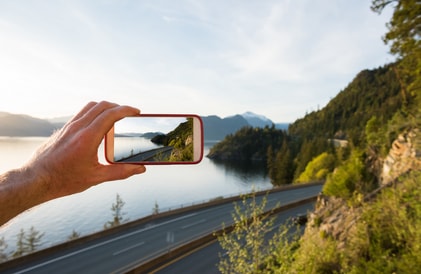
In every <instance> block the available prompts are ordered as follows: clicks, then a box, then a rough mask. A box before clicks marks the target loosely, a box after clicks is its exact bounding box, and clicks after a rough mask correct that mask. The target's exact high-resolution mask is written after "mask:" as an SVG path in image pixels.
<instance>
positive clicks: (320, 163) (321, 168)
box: [296, 152, 335, 183]
mask: <svg viewBox="0 0 421 274" xmlns="http://www.w3.org/2000/svg"><path fill="white" fill-rule="evenodd" d="M334 163H335V157H334V156H333V155H332V154H329V153H327V152H323V153H322V154H320V155H319V156H317V157H315V158H313V159H312V160H311V161H310V162H309V163H308V164H307V166H306V168H305V170H304V172H303V173H301V174H300V176H299V177H298V179H297V180H296V182H297V183H303V182H311V181H319V180H324V179H326V176H327V174H328V173H329V172H331V171H332V170H333V167H334Z"/></svg>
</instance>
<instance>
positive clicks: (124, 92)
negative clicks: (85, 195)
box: [0, 0, 395, 123]
mask: <svg viewBox="0 0 421 274" xmlns="http://www.w3.org/2000/svg"><path fill="white" fill-rule="evenodd" d="M370 3H371V1H369V0H353V1H349V0H335V1H332V0H298V1H294V0H266V1H258V0H255V1H251V0H212V1H194V0H180V1H172V0H166V1H165V0H151V1H147V0H144V1H129V0H103V1H99V0H96V1H94V0H73V1H64V0H62V1H61V0H26V1H13V0H8V1H7V0H0V94H1V96H0V111H6V112H11V113H24V114H29V115H32V116H35V117H39V118H53V117H60V116H69V115H73V114H75V113H77V112H78V111H79V109H81V108H82V107H83V106H84V105H85V104H86V103H87V102H89V101H101V100H107V101H111V102H115V103H118V104H126V105H131V106H134V107H138V108H140V109H141V111H142V112H143V113H193V114H198V115H203V116H206V115H218V116H220V117H227V116H231V115H235V114H241V113H244V112H246V111H252V112H254V113H257V114H260V115H264V116H266V117H268V118H270V119H271V120H272V121H274V122H279V123H281V122H293V121H295V120H296V119H298V118H302V117H304V115H305V114H306V113H308V112H311V111H314V110H317V109H320V108H322V107H324V106H325V105H326V104H327V103H328V102H329V100H330V99H332V98H333V97H335V96H336V95H337V94H338V93H339V92H340V91H341V90H343V89H344V88H345V87H346V86H347V85H348V84H349V83H350V82H351V81H352V79H353V78H354V77H355V76H356V74H357V73H358V72H360V71H361V70H363V69H373V68H377V67H379V66H382V65H385V64H386V63H390V62H393V61H394V60H395V58H394V57H393V56H392V55H390V54H389V53H388V52H389V47H388V46H387V45H385V44H384V43H383V41H382V39H381V37H382V36H383V35H384V34H385V33H386V31H387V29H386V26H385V25H386V23H387V22H388V21H389V20H390V18H391V14H392V10H391V8H388V9H386V10H385V11H384V12H383V13H382V14H381V15H378V14H377V13H374V12H372V11H371V10H370Z"/></svg>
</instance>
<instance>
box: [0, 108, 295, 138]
mask: <svg viewBox="0 0 421 274" xmlns="http://www.w3.org/2000/svg"><path fill="white" fill-rule="evenodd" d="M201 118H202V120H203V124H204V134H205V140H222V139H224V137H225V136H226V135H228V134H233V133H235V132H236V131H237V130H239V129H241V128H243V127H265V126H272V124H273V125H275V127H276V128H278V129H287V128H288V125H289V124H287V123H279V124H275V123H273V122H272V120H270V119H269V118H267V117H265V116H263V115H259V114H255V113H253V112H251V111H247V112H245V113H243V114H236V115H233V116H228V117H225V118H221V117H219V116H217V115H209V116H201ZM69 119H70V117H67V116H66V117H58V118H51V119H42V118H36V117H32V116H30V115H27V114H14V113H9V112H3V111H0V136H10V137H30V136H41V137H47V136H50V135H51V134H52V133H53V132H54V131H55V130H57V129H59V128H61V127H62V126H63V125H64V124H65V122H66V121H68V120H69Z"/></svg>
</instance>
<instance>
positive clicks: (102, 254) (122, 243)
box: [4, 185, 322, 273]
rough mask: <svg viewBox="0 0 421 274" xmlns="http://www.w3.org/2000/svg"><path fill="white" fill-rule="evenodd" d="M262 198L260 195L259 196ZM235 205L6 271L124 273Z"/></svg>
mask: <svg viewBox="0 0 421 274" xmlns="http://www.w3.org/2000/svg"><path fill="white" fill-rule="evenodd" d="M321 188H322V186H321V185H316V186H310V187H305V188H300V189H292V190H286V191H282V192H276V193H272V194H270V195H269V196H268V198H267V200H268V204H267V206H268V208H271V207H274V206H275V205H276V204H278V203H279V202H280V203H281V205H282V204H283V205H285V204H288V203H291V202H294V201H297V200H302V199H304V198H308V197H313V196H315V195H317V194H318V193H319V192H320V190H321ZM257 199H258V200H259V199H260V198H257ZM232 211H233V204H232V203H227V204H222V205H217V206H213V207H210V208H206V209H200V210H196V211H192V212H189V213H185V214H184V215H179V216H173V217H167V218H162V219H159V220H155V221H153V222H150V223H147V224H142V225H139V226H138V227H135V228H131V229H127V230H125V231H122V232H119V233H115V234H113V235H108V236H104V237H101V238H99V239H95V240H91V241H89V242H86V243H84V244H83V245H79V246H75V247H72V248H69V249H66V250H62V251H60V252H56V253H55V254H54V255H51V256H48V257H44V258H43V259H42V260H40V261H36V262H31V263H27V264H25V265H20V266H19V267H17V268H14V269H10V270H7V271H5V272H4V273H124V272H125V271H127V270H128V268H129V267H130V266H132V265H134V264H138V263H141V262H145V261H147V260H149V259H151V258H153V257H155V256H156V255H159V254H163V253H165V252H167V250H168V248H170V247H171V246H176V245H180V244H183V243H186V242H188V241H190V240H192V239H195V238H198V237H200V236H201V235H204V234H208V233H211V232H213V231H216V230H218V229H220V228H221V224H222V223H225V224H227V225H229V224H231V223H232V217H231V212H232Z"/></svg>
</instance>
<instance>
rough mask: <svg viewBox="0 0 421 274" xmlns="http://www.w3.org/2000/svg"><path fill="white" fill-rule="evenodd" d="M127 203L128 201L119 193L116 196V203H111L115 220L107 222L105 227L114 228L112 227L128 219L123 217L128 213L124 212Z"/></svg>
mask: <svg viewBox="0 0 421 274" xmlns="http://www.w3.org/2000/svg"><path fill="white" fill-rule="evenodd" d="M125 204H126V203H125V202H124V201H123V199H122V198H121V197H120V195H119V194H118V193H117V194H116V198H115V203H113V204H112V205H111V212H112V216H113V220H112V221H108V222H107V223H105V224H104V229H108V228H112V227H115V226H118V225H120V224H122V223H123V222H126V221H128V219H123V216H124V215H125V214H126V213H125V212H123V207H124V205H125Z"/></svg>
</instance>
